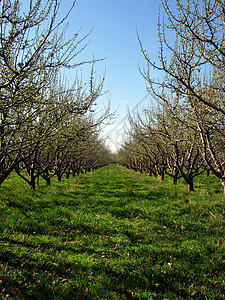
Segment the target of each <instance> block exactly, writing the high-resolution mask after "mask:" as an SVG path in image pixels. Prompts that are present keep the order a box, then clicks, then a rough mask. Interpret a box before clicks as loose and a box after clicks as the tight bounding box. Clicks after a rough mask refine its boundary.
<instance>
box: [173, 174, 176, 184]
mask: <svg viewBox="0 0 225 300" xmlns="http://www.w3.org/2000/svg"><path fill="white" fill-rule="evenodd" d="M173 185H177V174H175V175H174V176H173Z"/></svg>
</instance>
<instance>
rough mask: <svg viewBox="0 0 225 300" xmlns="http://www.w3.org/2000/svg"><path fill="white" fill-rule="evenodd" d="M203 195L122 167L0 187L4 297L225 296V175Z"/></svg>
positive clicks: (205, 184) (205, 186) (206, 183)
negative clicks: (224, 190)
mask: <svg viewBox="0 0 225 300" xmlns="http://www.w3.org/2000/svg"><path fill="white" fill-rule="evenodd" d="M195 187H196V189H195V191H194V192H188V191H187V186H186V185H185V183H183V181H182V180H180V181H179V182H178V186H173V185H172V183H171V179H170V178H167V177H166V180H165V181H164V182H159V181H158V180H157V179H156V178H153V177H149V176H147V175H144V174H140V173H135V172H134V171H132V170H128V169H126V168H123V167H121V166H119V165H116V164H114V165H109V166H107V167H104V168H102V169H99V170H96V171H93V172H90V173H87V174H82V175H80V176H76V177H74V178H72V177H71V178H70V179H69V180H67V179H63V180H62V182H57V181H56V179H55V180H53V181H52V185H51V186H50V187H47V186H45V184H44V182H42V181H40V188H39V189H37V190H36V191H30V190H29V187H28V185H27V183H25V182H23V181H22V180H21V179H20V178H19V177H17V175H16V174H12V175H11V176H10V177H9V179H7V180H6V181H5V182H4V183H3V184H2V186H1V187H0V299H32V300H33V299H34V300H35V299H45V300H46V299H170V300H174V299H223V298H225V272H224V271H225V228H224V221H225V206H224V200H223V199H222V196H221V186H220V182H219V181H218V179H216V178H214V177H213V176H212V175H210V176H209V177H206V175H201V176H200V177H199V178H196V179H195Z"/></svg>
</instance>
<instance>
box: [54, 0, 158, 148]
mask: <svg viewBox="0 0 225 300" xmlns="http://www.w3.org/2000/svg"><path fill="white" fill-rule="evenodd" d="M70 3H71V1H69V0H62V6H61V12H60V13H62V14H63V13H65V12H66V11H67V9H68V7H69V5H70ZM159 4H160V0H77V2H76V5H75V7H74V9H73V11H72V13H71V15H70V17H69V20H68V21H69V30H68V36H69V35H70V34H72V33H75V32H77V31H78V30H79V29H80V37H82V36H83V35H85V34H86V33H87V32H89V31H90V30H91V29H92V28H93V27H94V29H93V32H92V33H91V35H90V37H88V40H90V43H89V45H88V47H87V48H86V49H85V50H84V51H83V52H82V53H81V54H80V55H79V56H78V57H77V61H82V60H88V59H91V58H92V57H93V54H94V56H95V58H104V57H106V59H105V60H104V61H102V62H99V63H97V64H96V66H95V69H96V72H97V76H101V75H102V74H103V73H104V72H105V71H106V81H105V90H109V91H110V95H111V108H112V111H113V110H116V109H117V115H118V117H117V119H116V120H115V123H114V125H110V126H107V128H106V129H105V131H104V132H105V135H108V133H110V132H111V135H110V137H109V144H110V146H111V147H112V149H113V150H115V149H116V144H117V142H118V143H120V142H121V137H122V129H121V128H122V124H123V120H124V118H125V116H126V113H127V108H128V107H129V108H130V109H133V108H134V107H135V106H136V105H137V104H138V103H139V102H140V101H141V99H143V98H144V97H145V96H146V94H147V91H146V87H145V80H144V78H143V77H142V75H141V74H140V72H139V70H138V66H140V67H141V68H143V67H145V65H146V64H145V61H144V59H143V57H142V54H141V52H140V47H139V44H138V39H137V35H136V29H135V26H137V28H138V32H139V34H140V37H141V40H142V42H143V45H144V47H145V48H146V49H147V50H148V53H149V54H150V55H151V56H152V57H153V58H155V57H157V52H158V43H157V21H158V9H159ZM81 69H82V70H83V71H82V74H83V77H84V79H85V78H88V73H87V69H88V68H87V67H82V68H81ZM77 71H78V73H79V72H80V68H78V70H77ZM75 72H76V71H75V70H72V71H69V73H68V74H69V76H70V77H73V75H74V76H75ZM107 99H108V96H106V95H105V96H103V97H102V98H101V99H99V102H100V106H101V103H104V102H106V101H107ZM148 101H150V97H148V98H147V99H145V100H144V101H143V102H142V105H144V106H147V105H148ZM114 127H116V128H115V130H114V129H113V128H114ZM118 129H119V130H118ZM118 131H119V133H118ZM119 135H120V136H119Z"/></svg>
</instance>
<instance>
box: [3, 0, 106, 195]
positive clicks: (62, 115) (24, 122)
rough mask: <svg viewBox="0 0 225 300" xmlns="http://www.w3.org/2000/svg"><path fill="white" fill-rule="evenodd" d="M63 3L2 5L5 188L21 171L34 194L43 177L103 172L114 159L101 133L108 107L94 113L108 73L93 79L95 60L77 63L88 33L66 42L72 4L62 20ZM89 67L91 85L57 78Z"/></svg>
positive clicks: (7, 0)
mask: <svg viewBox="0 0 225 300" xmlns="http://www.w3.org/2000/svg"><path fill="white" fill-rule="evenodd" d="M60 2H61V1H60V0H48V1H41V0H36V1H29V4H28V5H26V6H23V5H24V3H22V1H20V0H2V1H0V72H1V77H0V184H1V183H3V181H4V180H5V179H6V178H7V177H8V175H9V174H10V173H11V172H12V171H13V170H16V172H17V173H18V174H19V175H20V176H21V177H22V178H24V179H25V180H26V181H27V182H28V183H29V184H30V186H31V188H32V189H34V188H35V181H36V179H38V178H39V176H42V177H43V178H44V179H45V180H46V182H47V183H48V184H50V178H51V177H52V176H53V175H57V176H58V179H59V180H60V179H61V177H62V175H63V174H65V173H67V176H68V175H69V173H70V172H72V173H73V174H75V173H79V172H80V171H82V170H89V169H91V168H96V167H100V166H102V165H104V164H106V163H107V161H108V159H109V156H110V153H109V151H108V150H107V149H106V147H105V146H104V144H103V142H102V141H101V140H100V138H99V134H98V131H99V126H100V125H101V124H102V122H104V121H105V120H106V119H108V118H109V117H110V112H109V108H107V109H106V110H105V112H104V113H103V114H102V115H101V116H100V117H98V118H96V117H95V110H94V105H95V104H96V101H97V99H98V98H99V97H100V96H101V95H102V93H103V83H104V76H103V78H102V79H100V80H99V82H98V83H97V82H96V78H95V76H94V63H95V62H96V60H91V61H84V62H77V56H78V54H79V53H80V52H81V51H83V50H84V48H85V47H86V46H87V43H86V38H87V37H88V36H89V34H90V33H88V34H87V35H86V36H84V37H81V38H80V37H79V34H78V33H76V34H74V36H72V37H71V38H69V39H65V34H66V29H67V25H66V24H65V22H66V20H67V18H68V16H69V14H70V12H71V10H72V8H73V6H74V5H75V1H74V2H73V3H72V5H71V7H70V9H69V11H68V12H67V14H66V15H65V17H63V18H62V19H61V20H60V19H59V9H60ZM85 63H86V64H90V65H91V70H90V78H89V82H88V83H85V82H82V80H80V79H79V78H77V77H76V78H75V80H74V83H73V84H72V85H71V84H69V83H68V82H67V80H66V79H65V78H63V77H62V76H61V75H60V74H61V73H62V72H61V70H62V69H63V68H75V67H77V66H80V65H82V64H85ZM24 169H25V171H26V172H24Z"/></svg>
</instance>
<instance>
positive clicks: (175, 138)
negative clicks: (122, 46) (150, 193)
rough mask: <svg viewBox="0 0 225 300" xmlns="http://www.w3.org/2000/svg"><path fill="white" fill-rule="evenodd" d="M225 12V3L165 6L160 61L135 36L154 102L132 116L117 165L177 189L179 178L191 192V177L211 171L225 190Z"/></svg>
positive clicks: (206, 1) (165, 0) (209, 1)
mask: <svg viewBox="0 0 225 300" xmlns="http://www.w3.org/2000/svg"><path fill="white" fill-rule="evenodd" d="M224 7H225V1H224V0H201V1H192V0H188V1H182V0H176V9H174V8H173V9H172V8H171V7H170V1H169V0H163V1H162V7H161V12H162V11H163V14H161V13H160V15H159V23H158V24H159V25H158V36H159V43H160V48H159V55H158V57H159V60H158V62H155V61H153V59H152V58H151V57H150V56H149V54H148V52H147V51H145V49H144V48H143V45H142V42H141V38H140V36H139V35H138V38H139V42H140V47H141V50H142V53H143V56H144V58H145V60H146V61H147V69H146V70H144V71H142V74H143V76H144V78H145V80H146V82H147V86H148V90H149V92H150V93H151V95H152V97H153V98H154V100H156V103H157V104H156V105H155V106H153V107H152V108H149V109H147V110H145V113H144V116H143V115H142V116H141V115H140V114H137V116H136V117H133V116H132V117H131V118H130V125H131V129H130V132H129V137H128V140H127V141H126V142H125V143H124V145H123V148H122V149H121V151H120V153H119V156H120V160H121V162H123V163H125V164H126V165H128V166H129V167H132V168H134V169H137V170H147V171H148V172H152V173H154V174H158V175H160V176H161V178H162V179H163V174H164V172H166V173H168V174H169V175H171V176H172V177H173V181H174V183H176V182H177V179H178V178H179V177H180V176H182V177H183V178H184V179H185V181H186V182H187V184H188V186H189V189H190V190H193V178H194V177H195V176H196V175H198V174H200V173H201V172H203V171H204V170H211V171H212V172H213V173H214V174H215V175H216V176H217V177H218V178H219V179H220V180H221V183H222V185H223V186H224V187H225V151H224V149H225V130H224V129H225V101H224V96H225V89H224V86H225V85H224V83H225V82H224V79H225V76H224V75H225V36H224V35H225V10H224ZM173 34H174V35H173ZM170 41H172V42H170ZM153 69H156V70H158V71H159V72H162V74H164V76H163V80H155V79H154V77H153V76H152V75H151V72H152V70H153ZM131 149H132V151H131ZM224 194H225V190H224Z"/></svg>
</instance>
